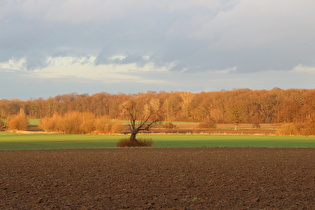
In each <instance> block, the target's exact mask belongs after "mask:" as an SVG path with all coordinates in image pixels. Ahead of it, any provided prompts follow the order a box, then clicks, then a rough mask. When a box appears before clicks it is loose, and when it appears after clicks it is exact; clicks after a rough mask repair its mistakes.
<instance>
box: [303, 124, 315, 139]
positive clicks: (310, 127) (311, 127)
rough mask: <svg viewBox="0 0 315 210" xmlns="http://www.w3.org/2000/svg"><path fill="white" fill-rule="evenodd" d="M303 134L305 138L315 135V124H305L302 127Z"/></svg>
mask: <svg viewBox="0 0 315 210" xmlns="http://www.w3.org/2000/svg"><path fill="white" fill-rule="evenodd" d="M301 134H302V135H305V136H310V135H315V122H308V123H303V124H302V125H301Z"/></svg>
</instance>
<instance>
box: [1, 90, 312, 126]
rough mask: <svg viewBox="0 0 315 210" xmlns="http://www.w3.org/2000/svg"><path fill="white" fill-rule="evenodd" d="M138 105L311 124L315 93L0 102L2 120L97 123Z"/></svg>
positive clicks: (166, 117)
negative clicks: (87, 118)
mask: <svg viewBox="0 0 315 210" xmlns="http://www.w3.org/2000/svg"><path fill="white" fill-rule="evenodd" d="M130 100H132V101H134V102H135V103H137V106H139V107H141V106H142V105H143V106H144V105H145V104H148V103H152V101H154V103H155V104H156V106H158V107H159V114H160V115H161V117H162V119H163V121H196V122H210V121H211V122H215V123H233V124H238V123H252V124H261V123H311V122H314V119H315V89H288V90H284V89H280V88H274V89H272V90H251V89H235V90H230V91H225V90H222V91H214V92H200V93H192V92H179V91H177V92H163V91H162V92H154V91H148V92H145V93H138V94H123V93H119V94H109V93H106V92H102V93H97V94H93V95H88V94H77V93H70V94H64V95H57V96H55V97H50V98H47V99H43V98H38V99H30V100H19V99H11V100H0V118H1V119H8V118H9V117H10V116H12V115H17V114H18V113H20V110H24V113H25V115H26V116H27V117H28V118H37V119H43V118H45V117H53V116H54V115H56V114H57V115H60V116H63V115H65V114H66V113H68V112H91V113H93V114H94V115H95V117H96V118H100V117H107V118H108V119H123V115H122V113H121V110H122V106H123V104H124V103H126V101H130Z"/></svg>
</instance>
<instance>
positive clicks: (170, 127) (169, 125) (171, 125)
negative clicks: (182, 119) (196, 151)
mask: <svg viewBox="0 0 315 210" xmlns="http://www.w3.org/2000/svg"><path fill="white" fill-rule="evenodd" d="M163 127H164V128H167V129H174V128H176V125H174V124H173V123H171V122H169V123H165V124H163Z"/></svg>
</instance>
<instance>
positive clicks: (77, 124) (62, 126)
mask: <svg viewBox="0 0 315 210" xmlns="http://www.w3.org/2000/svg"><path fill="white" fill-rule="evenodd" d="M39 127H40V128H41V129H43V130H45V131H47V132H52V131H54V132H63V133H66V134H87V133H93V132H95V133H118V132H121V131H122V123H121V121H119V120H112V119H108V118H105V117H104V118H100V119H97V118H95V115H94V114H93V113H91V112H68V113H66V114H65V115H64V116H59V115H57V114H55V115H54V116H53V117H45V118H43V119H42V120H41V121H40V123H39Z"/></svg>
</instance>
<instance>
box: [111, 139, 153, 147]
mask: <svg viewBox="0 0 315 210" xmlns="http://www.w3.org/2000/svg"><path fill="white" fill-rule="evenodd" d="M151 146H153V141H152V139H137V141H130V140H129V139H122V140H120V141H119V142H118V143H117V147H151Z"/></svg>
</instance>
